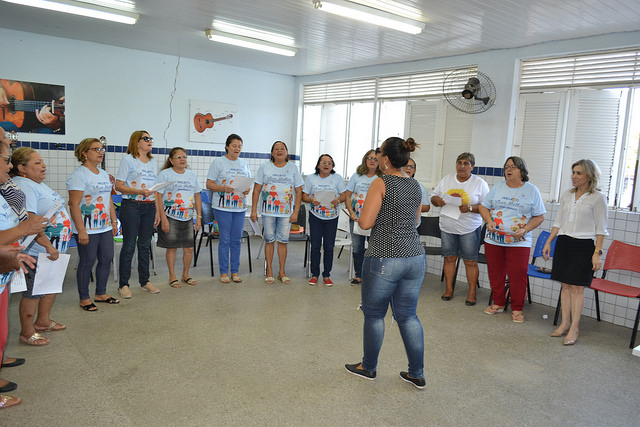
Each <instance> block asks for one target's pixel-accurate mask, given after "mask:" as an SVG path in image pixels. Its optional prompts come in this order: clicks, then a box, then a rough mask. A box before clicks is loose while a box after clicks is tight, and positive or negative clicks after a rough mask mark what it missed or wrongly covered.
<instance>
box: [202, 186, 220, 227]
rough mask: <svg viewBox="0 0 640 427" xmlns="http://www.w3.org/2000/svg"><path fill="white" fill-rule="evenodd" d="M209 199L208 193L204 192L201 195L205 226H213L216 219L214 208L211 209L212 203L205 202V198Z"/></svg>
mask: <svg viewBox="0 0 640 427" xmlns="http://www.w3.org/2000/svg"><path fill="white" fill-rule="evenodd" d="M205 195H206V198H207V199H208V198H209V196H208V194H207V193H206V191H202V192H201V193H200V200H201V201H202V223H203V224H211V223H213V221H214V220H215V219H216V218H215V215H214V214H213V208H212V207H211V202H210V201H209V200H207V201H205V199H204V197H205Z"/></svg>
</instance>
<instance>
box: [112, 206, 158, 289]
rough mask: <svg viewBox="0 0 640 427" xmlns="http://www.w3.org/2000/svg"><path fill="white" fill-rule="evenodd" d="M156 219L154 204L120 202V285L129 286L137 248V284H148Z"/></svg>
mask: <svg viewBox="0 0 640 427" xmlns="http://www.w3.org/2000/svg"><path fill="white" fill-rule="evenodd" d="M155 218H156V205H155V203H145V202H136V201H135V200H127V199H123V200H122V205H121V207H120V223H121V224H122V250H121V251H120V266H119V273H120V285H119V287H120V288H121V287H123V286H129V278H130V277H131V261H132V260H133V253H134V252H135V250H136V243H137V247H138V282H139V283H140V286H144V285H146V284H147V282H149V249H151V237H152V236H153V222H154V221H155Z"/></svg>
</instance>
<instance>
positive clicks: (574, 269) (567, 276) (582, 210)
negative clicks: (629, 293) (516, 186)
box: [542, 159, 609, 345]
mask: <svg viewBox="0 0 640 427" xmlns="http://www.w3.org/2000/svg"><path fill="white" fill-rule="evenodd" d="M571 170H572V172H571V181H572V184H573V188H571V189H570V190H567V191H565V192H564V193H563V194H562V196H561V197H560V210H559V211H558V216H557V217H556V220H555V221H554V223H553V229H552V230H551V235H550V236H549V239H548V240H547V243H546V244H545V246H544V249H543V250H542V253H543V256H544V258H545V259H549V256H550V253H551V242H552V241H553V239H554V238H555V237H556V236H558V241H557V242H556V249H555V253H554V257H553V269H552V273H551V278H552V279H553V280H557V281H559V282H561V283H562V290H561V291H560V301H561V304H562V322H561V323H560V326H558V328H557V329H556V330H554V331H553V332H552V333H551V336H552V337H561V336H564V335H565V334H566V337H565V338H564V341H563V344H564V345H573V344H575V343H576V341H577V340H578V332H579V325H580V316H581V315H582V308H583V306H584V288H585V287H587V286H589V285H590V284H591V279H592V278H593V274H594V272H595V271H597V270H599V269H600V268H601V267H602V261H601V259H600V257H601V256H602V246H603V244H604V236H606V235H608V234H609V233H608V232H607V202H606V200H605V198H604V195H603V194H602V193H600V191H598V190H599V189H598V179H599V177H600V170H599V169H598V166H596V164H595V163H594V162H593V161H591V160H585V159H583V160H579V161H577V162H575V163H574V164H573V165H572V166H571ZM594 240H595V243H594Z"/></svg>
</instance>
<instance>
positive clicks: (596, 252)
mask: <svg viewBox="0 0 640 427" xmlns="http://www.w3.org/2000/svg"><path fill="white" fill-rule="evenodd" d="M593 253H594V254H598V255H600V256H602V249H594V251H593Z"/></svg>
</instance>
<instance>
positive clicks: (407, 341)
mask: <svg viewBox="0 0 640 427" xmlns="http://www.w3.org/2000/svg"><path fill="white" fill-rule="evenodd" d="M416 145H417V144H416V143H415V141H414V140H413V138H407V140H406V141H404V140H402V139H401V138H397V137H392V138H388V139H387V140H386V141H384V142H383V143H382V145H381V146H380V148H379V149H378V150H376V153H377V154H378V164H379V165H380V169H381V170H382V171H383V172H384V175H383V176H382V177H381V178H380V179H376V180H375V181H374V182H373V183H371V186H370V187H369V191H368V193H367V199H366V201H365V204H364V207H363V209H362V212H361V214H360V219H359V221H358V222H359V223H360V227H362V228H363V229H365V230H366V229H369V228H371V240H370V242H369V248H368V249H367V251H366V252H365V259H364V263H363V266H362V271H363V273H364V274H363V277H362V288H361V294H362V305H361V307H362V312H363V313H364V327H363V347H364V357H363V358H362V362H361V363H355V364H348V365H345V368H346V369H347V371H349V372H350V373H352V374H354V375H357V376H359V377H361V378H365V379H369V380H373V379H375V377H376V368H377V365H378V355H379V354H380V348H381V347H382V340H383V338H384V327H385V325H384V317H385V315H386V314H387V309H388V307H389V304H391V310H392V311H393V317H394V319H396V321H397V322H398V328H399V329H400V334H401V336H402V341H403V342H404V346H405V351H406V353H407V358H408V360H409V369H408V372H406V371H402V372H400V377H401V378H402V379H403V380H404V381H406V382H408V383H410V384H413V385H414V386H415V387H417V388H419V389H423V388H424V387H425V386H426V381H425V379H424V371H423V370H424V332H423V330H422V324H421V323H420V319H418V316H417V314H416V310H417V306H418V296H419V294H420V288H421V287H422V281H423V280H424V272H425V255H424V249H423V248H422V245H421V244H420V236H419V235H418V231H417V229H416V221H417V220H418V217H419V216H420V211H421V206H422V202H421V200H422V192H421V191H420V186H419V185H418V182H417V181H416V180H414V179H411V178H409V177H408V176H407V175H406V174H405V173H404V171H403V170H402V168H403V167H404V166H405V165H406V164H407V162H408V160H409V155H410V153H411V152H413V151H414V150H415V148H416Z"/></svg>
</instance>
